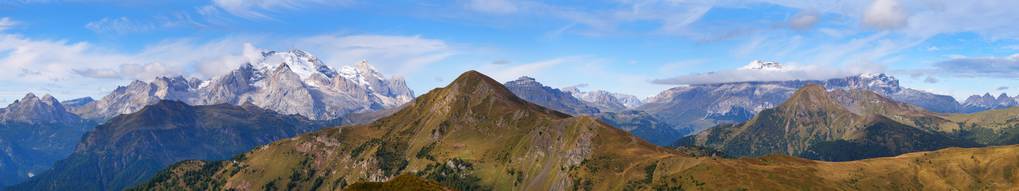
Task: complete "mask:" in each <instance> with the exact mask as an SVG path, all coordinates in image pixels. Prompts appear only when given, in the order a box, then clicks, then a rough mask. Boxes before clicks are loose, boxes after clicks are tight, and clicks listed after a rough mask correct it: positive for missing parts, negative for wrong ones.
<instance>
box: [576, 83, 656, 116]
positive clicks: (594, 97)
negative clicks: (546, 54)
mask: <svg viewBox="0 0 1019 191" xmlns="http://www.w3.org/2000/svg"><path fill="white" fill-rule="evenodd" d="M563 90H564V91H566V92H568V93H570V94H571V95H573V97H577V98H578V99H580V100H582V101H585V102H587V103H588V104H589V105H592V106H595V107H597V108H598V109H599V110H601V111H602V112H617V111H623V110H627V109H633V108H636V107H637V106H640V105H641V104H642V102H641V101H640V98H637V96H633V95H627V94H621V93H612V92H608V91H604V90H594V91H588V92H585V91H581V90H580V89H579V88H577V87H568V88H563Z"/></svg>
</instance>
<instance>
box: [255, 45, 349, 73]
mask: <svg viewBox="0 0 1019 191" xmlns="http://www.w3.org/2000/svg"><path fill="white" fill-rule="evenodd" d="M253 65H254V66H255V67H256V68H258V69H259V71H263V72H268V71H273V70H275V69H277V68H279V67H280V66H281V65H288V66H287V67H289V68H291V70H292V71H293V72H294V73H296V74H297V75H298V76H300V77H301V79H305V78H308V77H310V76H312V75H314V74H322V75H325V76H326V77H330V78H332V77H333V76H336V74H337V73H336V71H333V69H330V68H329V67H328V66H326V65H325V64H323V63H322V61H320V60H319V59H318V58H316V57H315V56H314V55H311V53H308V52H305V51H303V50H296V49H295V50H289V51H282V52H277V51H266V52H262V58H260V59H259V60H258V61H257V62H256V63H254V64H253Z"/></svg>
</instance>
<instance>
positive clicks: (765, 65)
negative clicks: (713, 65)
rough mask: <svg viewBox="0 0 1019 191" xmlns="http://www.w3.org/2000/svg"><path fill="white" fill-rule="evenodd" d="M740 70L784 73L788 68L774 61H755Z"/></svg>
mask: <svg viewBox="0 0 1019 191" xmlns="http://www.w3.org/2000/svg"><path fill="white" fill-rule="evenodd" d="M739 69H740V70H763V71H782V70H786V67H785V66H783V65H782V64H779V63H778V62H773V61H762V60H754V61H751V62H750V64H747V65H744V66H743V67H740V68H739Z"/></svg>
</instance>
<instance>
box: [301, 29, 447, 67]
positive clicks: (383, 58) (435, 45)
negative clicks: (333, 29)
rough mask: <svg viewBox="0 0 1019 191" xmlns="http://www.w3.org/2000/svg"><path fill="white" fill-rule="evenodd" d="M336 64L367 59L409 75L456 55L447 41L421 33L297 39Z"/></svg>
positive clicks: (324, 58) (307, 47)
mask: <svg viewBox="0 0 1019 191" xmlns="http://www.w3.org/2000/svg"><path fill="white" fill-rule="evenodd" d="M294 42H295V43H296V44H295V45H296V46H297V47H301V48H306V49H309V50H312V52H313V53H317V55H319V57H320V58H321V59H322V60H324V61H325V62H326V63H327V64H330V65H331V66H332V67H337V66H339V65H346V64H354V63H357V62H360V61H361V60H364V59H367V60H368V62H369V63H371V64H372V65H374V66H375V67H376V68H378V69H379V70H382V72H383V73H386V74H389V75H393V76H406V75H409V74H411V73H414V72H417V71H418V70H420V69H422V68H424V67H426V66H428V65H430V64H434V63H437V62H439V61H442V60H444V59H446V58H447V57H450V56H452V55H454V54H456V51H454V50H453V47H450V45H448V44H447V43H446V42H444V41H441V40H435V39H427V38H422V37H419V36H383V35H350V36H336V35H320V36H312V37H307V38H301V39H298V40H295V41H294Z"/></svg>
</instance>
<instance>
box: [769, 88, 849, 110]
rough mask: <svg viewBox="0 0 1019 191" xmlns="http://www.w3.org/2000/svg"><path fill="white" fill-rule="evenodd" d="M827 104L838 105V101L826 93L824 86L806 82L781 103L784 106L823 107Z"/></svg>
mask: <svg viewBox="0 0 1019 191" xmlns="http://www.w3.org/2000/svg"><path fill="white" fill-rule="evenodd" d="M827 106H838V102H835V100H834V99H832V98H831V96H830V95H828V91H827V90H826V89H825V88H824V86H821V85H817V84H807V85H806V86H803V87H802V88H800V89H799V90H796V93H794V94H793V96H792V97H790V98H789V99H788V100H786V101H785V103H782V107H785V108H789V107H800V108H803V107H808V108H818V107H822V108H824V107H827Z"/></svg>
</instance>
